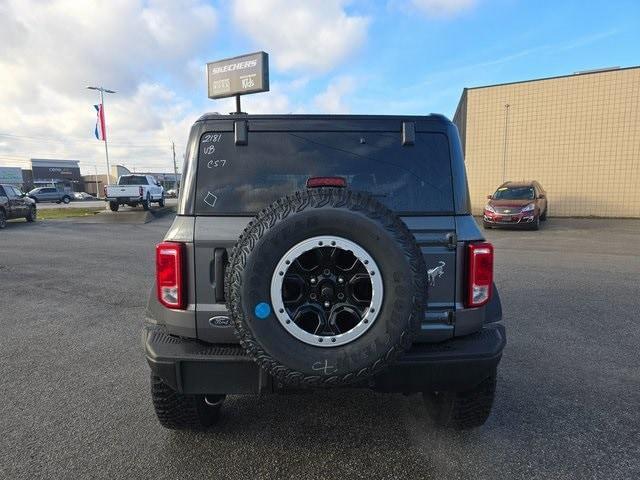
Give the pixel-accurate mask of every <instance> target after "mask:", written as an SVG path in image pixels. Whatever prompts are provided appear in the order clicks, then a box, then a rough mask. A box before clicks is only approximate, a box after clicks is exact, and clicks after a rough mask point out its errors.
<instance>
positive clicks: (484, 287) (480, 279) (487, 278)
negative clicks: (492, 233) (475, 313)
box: [467, 243, 493, 307]
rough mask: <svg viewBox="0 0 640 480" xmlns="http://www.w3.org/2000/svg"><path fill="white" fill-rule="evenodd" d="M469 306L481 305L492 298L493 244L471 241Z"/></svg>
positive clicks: (468, 257)
mask: <svg viewBox="0 0 640 480" xmlns="http://www.w3.org/2000/svg"><path fill="white" fill-rule="evenodd" d="M467 279H468V285H467V288H468V289H469V290H468V293H467V307H479V306H481V305H484V304H485V303H487V302H488V301H489V299H490V298H491V293H492V288H493V287H492V286H493V245H491V244H490V243H471V244H469V247H468V252H467Z"/></svg>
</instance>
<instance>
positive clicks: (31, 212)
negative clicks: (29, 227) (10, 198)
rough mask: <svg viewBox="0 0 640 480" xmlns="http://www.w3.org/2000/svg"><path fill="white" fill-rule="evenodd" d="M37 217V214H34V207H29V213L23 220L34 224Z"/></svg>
mask: <svg viewBox="0 0 640 480" xmlns="http://www.w3.org/2000/svg"><path fill="white" fill-rule="evenodd" d="M37 216H38V214H37V213H36V207H29V213H28V214H27V216H26V217H24V218H25V219H26V220H27V222H35V220H36V217H37Z"/></svg>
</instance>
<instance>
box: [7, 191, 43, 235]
mask: <svg viewBox="0 0 640 480" xmlns="http://www.w3.org/2000/svg"><path fill="white" fill-rule="evenodd" d="M36 216H37V211H36V202H35V200H33V199H31V198H29V197H27V196H26V194H24V193H22V192H21V191H20V189H19V188H17V187H14V186H13V185H0V228H4V227H6V226H7V220H11V219H14V218H25V219H26V220H27V222H33V221H35V219H36Z"/></svg>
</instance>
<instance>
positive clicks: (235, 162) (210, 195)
mask: <svg viewBox="0 0 640 480" xmlns="http://www.w3.org/2000/svg"><path fill="white" fill-rule="evenodd" d="M321 176H341V177H344V178H346V180H347V183H348V186H349V188H350V189H352V190H358V191H365V192H368V193H369V194H371V195H372V196H374V197H375V198H377V199H378V200H379V201H380V202H382V203H383V204H385V205H386V206H387V207H389V208H390V209H392V210H393V211H395V212H397V213H405V214H451V213H453V210H454V206H453V192H452V181H451V161H450V154H449V145H448V138H447V136H446V135H444V134H442V133H417V134H416V142H415V145H411V146H403V145H402V144H401V139H400V134H399V133H398V132H389V133H383V132H308V131H305V132H250V134H249V141H248V144H247V145H236V144H235V141H234V137H233V133H230V132H207V133H205V134H203V135H202V136H201V137H200V144H199V154H198V169H197V180H196V192H195V195H196V199H195V213H196V214H198V215H254V214H256V213H257V212H258V211H260V210H261V209H262V208H264V207H266V206H268V205H269V204H270V203H272V202H273V201H275V200H277V199H278V198H280V197H282V196H284V195H287V194H291V193H293V192H295V191H296V190H303V189H305V188H306V181H307V179H309V178H310V177H321Z"/></svg>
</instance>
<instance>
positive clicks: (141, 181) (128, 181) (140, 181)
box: [118, 175, 147, 185]
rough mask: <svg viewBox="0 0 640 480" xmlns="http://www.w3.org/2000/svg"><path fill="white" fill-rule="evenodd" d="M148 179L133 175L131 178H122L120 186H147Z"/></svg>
mask: <svg viewBox="0 0 640 480" xmlns="http://www.w3.org/2000/svg"><path fill="white" fill-rule="evenodd" d="M146 184H147V177H143V176H142V175H131V176H129V177H120V180H119V181H118V185H146Z"/></svg>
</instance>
